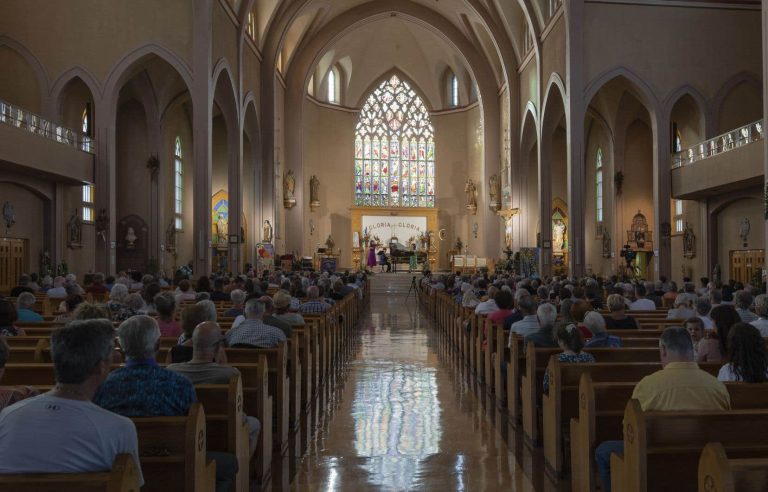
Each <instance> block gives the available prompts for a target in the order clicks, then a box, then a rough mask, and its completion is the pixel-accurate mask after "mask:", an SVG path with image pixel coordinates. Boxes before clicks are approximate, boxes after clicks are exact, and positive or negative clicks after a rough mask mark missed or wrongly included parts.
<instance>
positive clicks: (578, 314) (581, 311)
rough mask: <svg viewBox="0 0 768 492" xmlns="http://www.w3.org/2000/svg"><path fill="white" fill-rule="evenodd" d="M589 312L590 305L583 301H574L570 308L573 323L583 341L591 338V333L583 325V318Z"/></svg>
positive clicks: (590, 309)
mask: <svg viewBox="0 0 768 492" xmlns="http://www.w3.org/2000/svg"><path fill="white" fill-rule="evenodd" d="M590 311H592V305H591V304H590V303H588V302H587V301H585V300H583V299H578V300H576V301H574V303H573V305H572V306H571V315H572V316H573V322H574V323H575V324H576V327H577V328H578V329H579V331H580V332H581V336H582V337H583V338H585V339H586V338H592V332H591V331H589V328H587V327H586V325H585V324H584V316H586V315H587V313H588V312H590Z"/></svg>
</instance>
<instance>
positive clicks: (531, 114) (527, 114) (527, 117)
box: [520, 101, 540, 145]
mask: <svg viewBox="0 0 768 492" xmlns="http://www.w3.org/2000/svg"><path fill="white" fill-rule="evenodd" d="M520 120H521V122H522V124H521V125H520V144H521V145H522V144H523V142H524V138H525V131H526V127H528V122H529V121H530V122H531V123H532V124H533V130H534V132H535V134H534V135H533V138H534V139H535V140H536V141H537V142H538V141H539V128H540V127H539V118H538V116H537V114H536V106H535V105H534V104H533V103H532V102H531V101H528V102H527V103H526V105H525V109H524V110H523V117H522V118H521V119H520Z"/></svg>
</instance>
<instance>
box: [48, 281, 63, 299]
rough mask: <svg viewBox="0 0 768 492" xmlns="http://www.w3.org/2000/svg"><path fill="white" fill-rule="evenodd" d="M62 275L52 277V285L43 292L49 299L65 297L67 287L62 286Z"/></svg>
mask: <svg viewBox="0 0 768 492" xmlns="http://www.w3.org/2000/svg"><path fill="white" fill-rule="evenodd" d="M64 282H65V279H64V277H56V278H54V279H53V287H52V288H50V289H48V291H47V292H46V293H45V295H47V296H48V297H49V298H51V299H64V298H65V297H67V289H66V288H65V287H64Z"/></svg>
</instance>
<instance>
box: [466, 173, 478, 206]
mask: <svg viewBox="0 0 768 492" xmlns="http://www.w3.org/2000/svg"><path fill="white" fill-rule="evenodd" d="M464 192H465V193H466V194H467V210H469V211H470V213H472V215H474V214H475V213H476V212H477V198H476V197H475V195H476V193H477V188H476V187H475V183H474V182H473V181H472V179H468V180H467V182H466V184H465V185H464Z"/></svg>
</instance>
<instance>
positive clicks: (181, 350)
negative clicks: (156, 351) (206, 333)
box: [171, 304, 214, 363]
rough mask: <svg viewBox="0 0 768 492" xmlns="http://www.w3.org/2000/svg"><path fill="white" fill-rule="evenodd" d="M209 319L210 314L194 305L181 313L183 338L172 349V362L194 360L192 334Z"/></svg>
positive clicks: (201, 307)
mask: <svg viewBox="0 0 768 492" xmlns="http://www.w3.org/2000/svg"><path fill="white" fill-rule="evenodd" d="M205 321H214V320H209V319H208V312H207V310H206V309H205V308H204V307H203V306H198V305H197V304H194V305H192V306H187V307H185V308H184V309H183V310H182V311H181V330H182V333H181V336H180V337H179V343H178V345H175V346H173V347H171V362H174V363H176V362H186V361H188V360H191V359H192V353H193V351H192V334H193V333H194V331H195V327H196V326H197V325H199V324H200V323H203V322H205Z"/></svg>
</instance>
